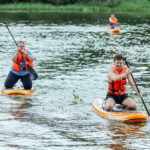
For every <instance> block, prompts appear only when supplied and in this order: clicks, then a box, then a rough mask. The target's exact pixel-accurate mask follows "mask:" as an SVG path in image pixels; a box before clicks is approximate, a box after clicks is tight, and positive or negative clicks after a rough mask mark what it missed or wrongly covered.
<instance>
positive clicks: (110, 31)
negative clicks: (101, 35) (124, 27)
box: [105, 28, 120, 34]
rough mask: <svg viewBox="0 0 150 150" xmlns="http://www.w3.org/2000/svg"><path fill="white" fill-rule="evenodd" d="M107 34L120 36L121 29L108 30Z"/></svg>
mask: <svg viewBox="0 0 150 150" xmlns="http://www.w3.org/2000/svg"><path fill="white" fill-rule="evenodd" d="M105 32H107V33H111V34H119V33H120V29H117V28H115V29H106V30H105Z"/></svg>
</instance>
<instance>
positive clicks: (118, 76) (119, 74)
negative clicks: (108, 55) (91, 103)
mask: <svg viewBox="0 0 150 150" xmlns="http://www.w3.org/2000/svg"><path fill="white" fill-rule="evenodd" d="M131 73H132V71H131V69H128V68H127V67H126V66H124V58H123V57H122V56H121V55H116V56H115V57H114V65H113V66H112V67H111V68H109V69H108V91H107V95H106V103H105V106H104V108H105V110H107V111H111V110H112V108H113V107H114V106H115V104H121V105H122V106H123V107H125V108H127V109H130V110H135V109H136V104H135V102H134V101H133V100H132V99H131V98H130V97H129V96H128V94H127V93H126V82H127V80H128V82H129V84H130V85H131V87H132V89H133V90H134V91H135V92H136V93H137V94H138V96H139V97H142V95H141V94H140V93H138V90H137V88H136V86H135V84H134V82H133V80H132V77H131Z"/></svg>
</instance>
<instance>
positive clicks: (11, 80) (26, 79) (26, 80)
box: [4, 71, 32, 89]
mask: <svg viewBox="0 0 150 150" xmlns="http://www.w3.org/2000/svg"><path fill="white" fill-rule="evenodd" d="M19 79H20V80H21V82H22V83H23V87H24V89H31V88H32V80H31V79H30V75H29V74H27V75H25V76H17V75H16V74H14V73H12V72H11V71H10V72H9V74H8V76H7V79H6V81H5V84H4V85H5V87H6V89H11V88H13V86H14V85H15V84H16V83H17V81H18V80H19Z"/></svg>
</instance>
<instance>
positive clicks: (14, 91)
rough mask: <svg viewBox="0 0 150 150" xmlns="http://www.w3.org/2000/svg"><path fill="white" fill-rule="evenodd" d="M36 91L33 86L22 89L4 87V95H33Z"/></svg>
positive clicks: (2, 92)
mask: <svg viewBox="0 0 150 150" xmlns="http://www.w3.org/2000/svg"><path fill="white" fill-rule="evenodd" d="M34 91H35V88H34V87H33V88H32V89H31V90H21V89H2V91H1V94H2V95H32V94H33V92H34Z"/></svg>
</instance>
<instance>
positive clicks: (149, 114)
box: [124, 58, 150, 116]
mask: <svg viewBox="0 0 150 150" xmlns="http://www.w3.org/2000/svg"><path fill="white" fill-rule="evenodd" d="M124 61H125V63H126V65H127V67H128V68H129V65H128V62H127V60H126V58H125V59H124ZM131 77H132V79H133V81H134V84H135V86H136V88H137V91H138V92H139V93H140V90H139V88H138V86H137V84H136V82H135V79H134V77H133V75H132V73H131ZM141 100H142V102H143V105H144V107H145V109H146V112H147V114H148V116H150V113H149V111H148V109H147V107H146V104H145V102H144V99H143V97H141Z"/></svg>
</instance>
